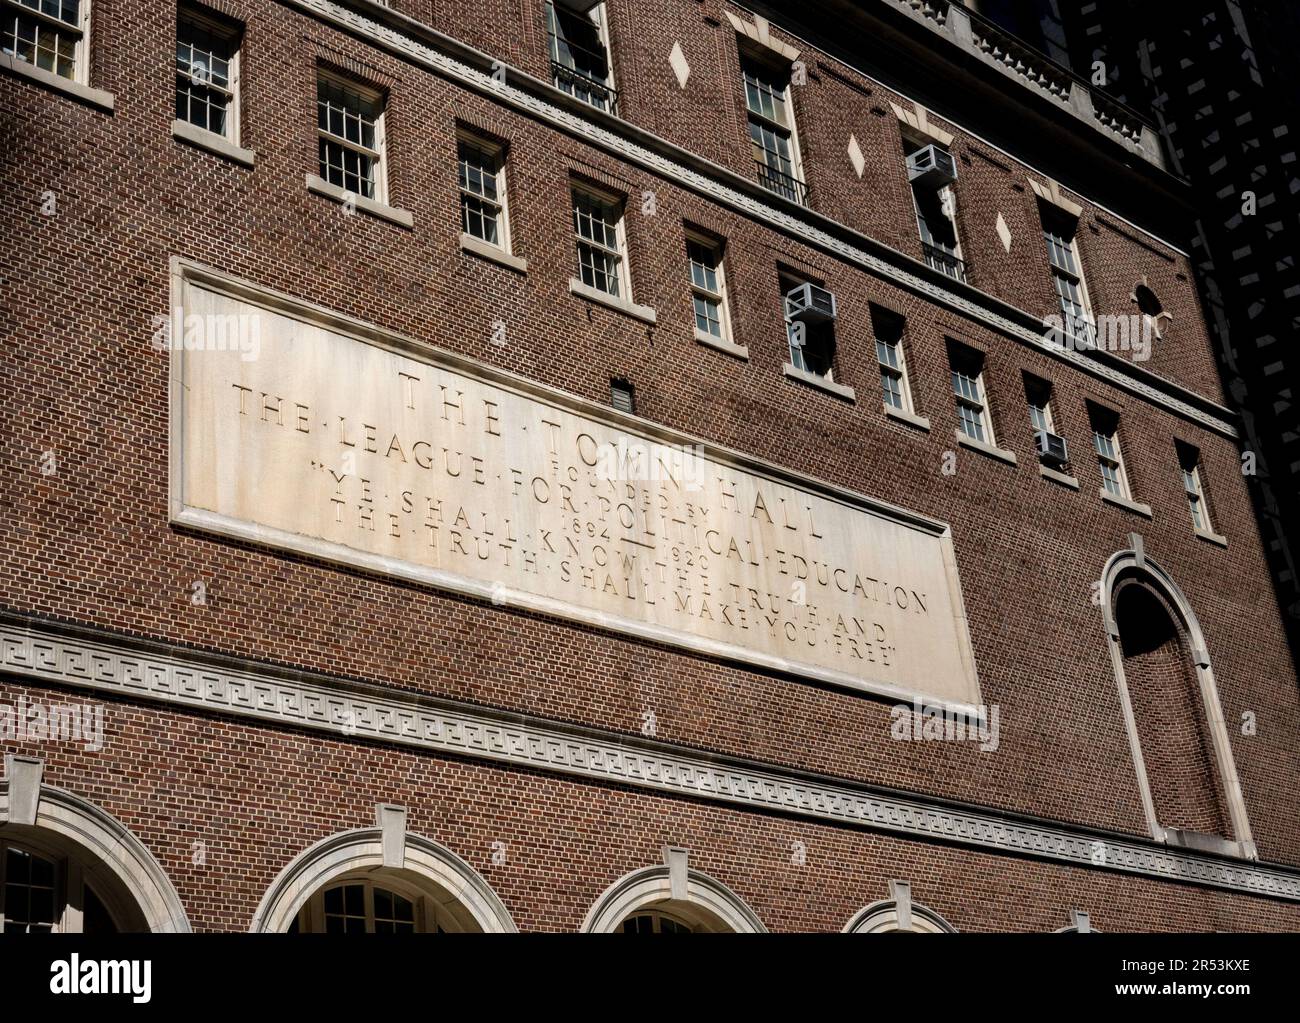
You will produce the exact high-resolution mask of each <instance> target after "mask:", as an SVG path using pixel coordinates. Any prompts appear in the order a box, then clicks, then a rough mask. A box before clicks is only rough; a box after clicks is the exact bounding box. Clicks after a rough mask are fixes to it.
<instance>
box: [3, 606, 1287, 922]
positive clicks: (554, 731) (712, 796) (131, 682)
mask: <svg viewBox="0 0 1300 1023" xmlns="http://www.w3.org/2000/svg"><path fill="white" fill-rule="evenodd" d="M0 673H3V674H5V675H10V676H13V677H15V678H17V679H19V680H20V681H23V682H26V683H29V684H37V685H40V684H54V685H66V686H74V687H78V688H83V689H90V690H93V691H97V692H101V693H106V694H109V695H113V696H119V697H123V698H127V699H133V700H141V701H146V702H157V703H162V704H166V705H169V706H172V707H174V708H176V709H177V710H179V711H181V712H195V711H197V712H207V713H216V714H227V715H231V716H234V717H239V718H247V719H252V720H255V721H257V722H259V723H264V724H271V725H274V726H276V727H280V728H285V727H291V728H304V729H309V730H311V731H315V732H324V733H329V734H331V735H333V736H334V737H336V738H341V739H343V740H344V741H347V740H348V739H359V740H368V741H374V742H385V743H393V744H396V745H400V746H407V747H412V748H416V749H420V750H423V751H427V752H429V753H433V754H437V755H440V756H453V757H470V758H474V759H479V760H486V761H490V762H494V763H498V764H503V765H505V766H507V767H518V768H526V769H529V770H540V771H551V772H556V773H560V774H565V775H572V776H578V777H581V778H584V779H586V780H588V781H594V782H603V783H609V784H619V785H630V786H634V787H636V788H641V789H647V790H651V791H655V792H660V793H665V794H668V795H674V796H685V797H689V798H693V799H704V800H709V801H711V802H715V803H722V804H727V805H731V806H739V807H741V808H743V809H746V810H751V811H759V812H767V813H772V812H775V813H783V814H791V815H794V816H798V817H803V818H807V819H810V820H814V821H818V822H820V823H832V824H839V825H847V826H850V827H856V828H863V829H867V830H872V831H880V832H886V833H891V834H897V835H903V836H906V837H908V838H912V839H916V840H922V841H940V842H945V843H951V844H955V845H961V846H967V847H975V848H980V849H984V850H986V851H990V852H994V853H1001V854H1005V855H1012V856H1027V857H1032V858H1035V859H1040V860H1048V861H1053V862H1058V863H1066V864H1070V865H1073V866H1079V867H1088V868H1093V869H1099V870H1112V871H1119V872H1122V873H1129V874H1140V875H1144V876H1146V877H1151V878H1155V879H1158V880H1163V881H1173V882H1179V883H1186V884H1196V885H1204V886H1209V887H1213V888H1222V889H1227V890H1230V891H1235V892H1241V893H1244V894H1249V895H1258V896H1263V897H1268V898H1274V899H1282V900H1287V901H1300V871H1297V870H1292V869H1288V868H1284V867H1277V866H1264V865H1261V864H1258V863H1254V862H1250V861H1246V860H1236V859H1230V858H1226V857H1215V856H1205V855H1198V854H1194V853H1187V852H1182V851H1175V850H1172V849H1170V848H1168V847H1166V846H1164V845H1161V844H1159V843H1156V842H1154V841H1152V840H1144V839H1141V838H1137V837H1131V836H1124V835H1117V834H1115V833H1112V832H1102V831H1090V830H1087V829H1083V828H1078V827H1071V826H1069V825H1064V824H1058V823H1054V822H1050V821H1043V820H1036V819H1033V818H1028V817H1018V816H1015V815H1012V814H1007V813H1003V812H1000V811H996V810H989V809H982V808H978V807H969V806H961V805H956V804H952V803H945V802H942V801H940V800H936V799H933V798H928V797H923V796H912V795H908V794H902V793H894V792H887V791H882V790H877V789H873V788H871V787H869V786H865V785H862V784H858V783H854V782H850V781H845V780H842V779H835V778H828V777H824V776H820V775H814V774H805V773H801V772H798V771H793V770H790V769H787V768H783V767H779V766H772V765H764V764H758V763H753V762H749V761H745V760H741V759H738V758H733V757H722V756H713V755H709V754H707V753H703V752H701V751H698V750H692V749H689V748H686V747H680V746H674V745H671V744H668V743H663V742H657V741H652V740H645V739H641V738H638V737H635V736H625V735H619V734H617V733H612V732H606V731H600V730H596V729H590V728H584V727H580V726H575V725H568V724H563V723H559V722H554V721H544V720H541V719H537V718H533V717H530V716H527V715H522V714H512V713H507V712H502V711H495V710H491V709H487V708H482V707H474V706H470V705H466V704H459V703H455V702H452V701H448V700H443V699H437V698H433V697H428V696H423V695H420V694H416V693H411V692H405V691H400V690H394V689H390V688H387V687H383V686H378V685H373V684H369V683H362V682H355V681H350V680H344V679H336V678H332V677H329V676H325V675H319V674H314V673H309V672H305V671H299V670H288V669H281V668H275V667H272V666H267V665H261V664H257V663H256V662H251V661H244V660H236V659H234V658H229V657H225V656H221V655H214V654H208V653H203V652H200V651H195V650H191V649H187V648H180V647H176V646H169V645H165V644H161V643H157V642H154V641H147V640H140V639H126V638H123V637H119V636H114V635H111V634H107V633H103V632H100V631H98V630H91V629H88V628H85V627H82V626H71V625H63V624H57V623H53V622H49V621H46V620H43V619H36V618H31V617H28V616H23V615H17V614H14V613H11V612H0Z"/></svg>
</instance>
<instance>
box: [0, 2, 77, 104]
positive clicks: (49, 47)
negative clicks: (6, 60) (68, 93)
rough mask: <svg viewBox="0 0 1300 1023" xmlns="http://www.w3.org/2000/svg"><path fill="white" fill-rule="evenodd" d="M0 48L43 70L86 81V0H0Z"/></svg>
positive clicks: (10, 55) (9, 54) (5, 52)
mask: <svg viewBox="0 0 1300 1023" xmlns="http://www.w3.org/2000/svg"><path fill="white" fill-rule="evenodd" d="M0 10H2V11H3V14H4V22H3V29H4V39H3V42H2V43H0V51H2V52H3V53H4V54H5V55H6V56H9V57H13V58H14V59H15V60H21V61H25V62H27V63H28V64H33V65H35V66H36V67H38V68H41V69H42V70H43V71H49V72H50V73H51V74H55V75H58V76H59V77H60V78H68V79H71V80H73V81H76V82H81V83H82V84H85V82H86V80H87V77H88V75H87V67H88V64H89V61H88V59H87V49H88V48H87V46H86V42H87V36H88V34H89V31H90V3H89V2H88V0H2V2H0Z"/></svg>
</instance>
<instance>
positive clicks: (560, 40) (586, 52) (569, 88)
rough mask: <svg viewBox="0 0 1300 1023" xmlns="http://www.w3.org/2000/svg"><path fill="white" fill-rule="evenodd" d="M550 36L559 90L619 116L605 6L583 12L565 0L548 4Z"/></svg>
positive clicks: (548, 33)
mask: <svg viewBox="0 0 1300 1023" xmlns="http://www.w3.org/2000/svg"><path fill="white" fill-rule="evenodd" d="M582 6H586V5H585V4H584V5H582ZM546 33H547V35H548V37H549V38H550V48H551V76H552V78H553V80H554V82H555V87H556V88H557V89H559V90H561V91H562V92H567V93H568V94H569V95H570V96H573V97H574V98H575V99H580V100H582V102H584V103H587V104H589V105H590V106H593V107H595V108H596V109H597V110H608V111H609V112H610V113H611V114H612V113H617V110H616V107H617V98H618V94H617V92H616V91H615V90H614V74H613V70H612V69H611V66H610V60H609V26H608V23H607V21H606V16H605V5H604V4H603V3H601V4H596V5H595V6H594V7H591V8H590V10H588V11H586V12H580V11H575V10H570V9H569V8H568V5H566V4H565V3H564V0H557V2H554V3H552V2H548V3H547V4H546Z"/></svg>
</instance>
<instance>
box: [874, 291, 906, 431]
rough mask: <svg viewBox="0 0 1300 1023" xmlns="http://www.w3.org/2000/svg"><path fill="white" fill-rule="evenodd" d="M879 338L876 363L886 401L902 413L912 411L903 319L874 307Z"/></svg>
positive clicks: (877, 337)
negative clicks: (904, 351)
mask: <svg viewBox="0 0 1300 1023" xmlns="http://www.w3.org/2000/svg"><path fill="white" fill-rule="evenodd" d="M871 323H872V327H873V328H874V330H875V335H876V360H877V361H878V362H879V363H880V390H881V394H882V396H883V398H884V402H885V404H886V405H887V406H889V407H890V408H895V409H898V410H899V411H900V412H911V411H912V390H911V387H910V386H909V385H908V382H907V360H906V359H905V358H904V356H903V327H904V320H903V317H901V316H899V315H898V314H897V313H893V312H890V311H889V310H888V309H882V308H881V307H879V306H874V305H873V306H872V307H871Z"/></svg>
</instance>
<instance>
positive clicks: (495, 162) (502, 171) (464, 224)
mask: <svg viewBox="0 0 1300 1023" xmlns="http://www.w3.org/2000/svg"><path fill="white" fill-rule="evenodd" d="M456 164H457V176H458V183H459V186H460V226H461V230H462V231H464V232H465V233H466V234H468V235H472V236H473V237H475V238H478V239H479V240H481V241H485V242H487V243H488V244H489V245H496V246H499V247H500V248H502V249H504V250H505V251H506V252H509V251H510V222H509V214H508V211H507V207H506V164H505V147H504V146H500V145H498V144H496V143H494V142H488V141H487V140H485V139H481V138H477V137H475V136H473V135H468V134H465V133H461V134H460V135H458V136H457V139H456Z"/></svg>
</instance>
